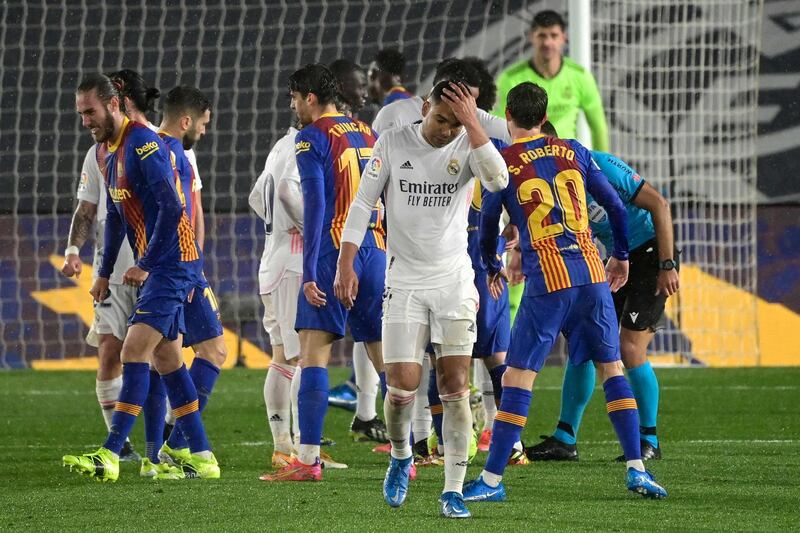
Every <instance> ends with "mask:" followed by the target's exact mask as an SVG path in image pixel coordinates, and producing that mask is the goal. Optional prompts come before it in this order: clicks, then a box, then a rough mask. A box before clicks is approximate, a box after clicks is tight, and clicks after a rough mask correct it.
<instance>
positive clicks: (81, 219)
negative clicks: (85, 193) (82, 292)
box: [61, 200, 97, 278]
mask: <svg viewBox="0 0 800 533" xmlns="http://www.w3.org/2000/svg"><path fill="white" fill-rule="evenodd" d="M96 215H97V206H96V205H95V204H93V203H91V202H87V201H86V200H79V201H78V207H77V208H75V212H74V213H73V214H72V224H71V225H70V228H69V241H68V242H67V250H66V252H65V253H64V265H63V266H62V267H61V273H62V274H64V275H65V276H67V277H68V278H70V277H72V276H75V277H80V275H81V270H83V263H81V258H80V255H78V250H79V249H80V248H81V246H83V245H84V243H85V242H86V241H87V240H89V235H91V233H92V225H93V224H94V218H95V216H96Z"/></svg>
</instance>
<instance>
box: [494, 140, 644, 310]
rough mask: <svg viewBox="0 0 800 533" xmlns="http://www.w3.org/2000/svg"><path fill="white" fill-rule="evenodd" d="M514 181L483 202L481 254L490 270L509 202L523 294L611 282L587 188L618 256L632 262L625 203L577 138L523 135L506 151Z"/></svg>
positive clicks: (615, 254) (495, 265)
mask: <svg viewBox="0 0 800 533" xmlns="http://www.w3.org/2000/svg"><path fill="white" fill-rule="evenodd" d="M501 154H502V155H503V158H504V159H505V161H506V164H507V165H508V171H509V176H510V178H511V180H510V183H509V185H508V187H506V189H504V190H503V191H501V192H499V193H495V194H487V195H486V196H484V198H483V202H482V220H481V251H482V258H483V260H484V261H485V262H486V264H487V265H488V266H489V270H490V271H493V272H494V271H497V270H499V268H500V266H502V265H501V264H499V263H498V261H497V260H496V258H494V257H493V256H494V255H495V251H496V244H495V243H496V242H497V237H496V235H497V223H498V220H499V218H500V214H501V211H502V206H503V205H505V207H506V209H507V210H508V213H509V215H510V217H511V222H512V223H513V224H515V225H516V226H517V227H518V228H519V231H520V246H521V250H522V271H523V273H524V274H525V276H526V287H525V292H526V294H527V295H530V296H535V295H538V294H545V293H550V292H554V291H558V290H561V289H566V288H569V287H578V286H581V285H588V284H591V283H602V282H605V280H606V276H605V269H604V267H603V263H602V261H601V260H600V255H599V253H598V251H597V247H596V246H595V245H594V243H593V242H592V231H591V229H590V228H589V215H588V212H587V200H586V197H587V195H586V192H587V190H588V191H589V192H590V193H591V195H592V196H593V197H594V198H595V199H596V200H597V201H598V202H599V203H600V204H601V205H603V206H604V207H606V210H607V211H608V213H609V217H610V218H612V224H613V225H614V227H615V232H614V237H615V239H614V256H615V257H617V258H618V259H627V254H628V242H627V224H626V220H625V207H624V206H623V205H622V202H621V201H620V199H619V197H618V196H617V194H616V192H615V191H614V189H613V188H612V187H611V185H609V183H608V180H607V179H606V177H605V175H603V173H602V172H601V171H600V169H599V168H598V167H597V165H596V164H595V163H594V162H593V161H592V158H591V154H590V153H589V151H588V150H587V149H586V148H584V147H583V146H582V145H581V144H580V143H578V142H577V141H575V140H571V139H570V140H564V139H557V138H555V137H546V136H544V135H537V136H534V137H527V138H524V139H518V140H516V141H515V142H514V144H512V145H511V146H509V147H507V148H505V149H504V150H502V151H501Z"/></svg>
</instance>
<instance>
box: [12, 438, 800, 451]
mask: <svg viewBox="0 0 800 533" xmlns="http://www.w3.org/2000/svg"><path fill="white" fill-rule="evenodd" d="M664 442H666V443H667V444H689V445H693V444H800V439H689V440H669V441H664ZM581 444H599V445H606V444H608V445H611V444H619V441H616V440H587V441H581ZM271 445H272V441H267V440H257V441H243V442H229V443H225V444H223V445H222V446H221V448H225V447H226V446H240V447H245V448H256V447H260V446H271ZM98 446H99V444H98V443H96V442H95V443H91V444H68V445H65V444H63V443H61V444H0V450H3V449H5V450H26V449H27V450H34V449H40V450H49V449H56V448H61V449H63V448H65V447H68V448H70V449H84V448H86V449H90V448H97V447H98Z"/></svg>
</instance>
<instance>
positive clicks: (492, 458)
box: [483, 387, 533, 476]
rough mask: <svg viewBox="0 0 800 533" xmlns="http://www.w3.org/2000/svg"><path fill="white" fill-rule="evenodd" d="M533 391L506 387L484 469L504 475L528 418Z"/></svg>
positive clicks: (493, 428) (495, 419)
mask: <svg viewBox="0 0 800 533" xmlns="http://www.w3.org/2000/svg"><path fill="white" fill-rule="evenodd" d="M532 398H533V393H532V392H531V391H529V390H525V389H520V388H519V387H506V388H505V390H504V391H503V399H502V401H501V402H500V408H499V409H498V410H497V416H495V417H494V425H493V426H492V444H491V445H490V446H489V457H488V458H487V459H486V466H484V467H483V468H484V470H486V471H487V472H491V473H492V474H497V475H498V476H502V475H503V471H504V470H505V469H506V465H507V464H508V458H509V457H510V456H511V450H512V449H513V448H514V444H515V443H516V442H517V441H518V440H519V437H520V435H522V429H523V428H524V427H525V422H527V420H528V410H529V409H530V408H531V399H532Z"/></svg>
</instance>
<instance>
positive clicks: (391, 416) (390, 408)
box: [383, 387, 417, 459]
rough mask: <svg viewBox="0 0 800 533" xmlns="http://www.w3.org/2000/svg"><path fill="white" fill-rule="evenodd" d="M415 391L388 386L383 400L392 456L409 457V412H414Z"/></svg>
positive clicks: (396, 457)
mask: <svg viewBox="0 0 800 533" xmlns="http://www.w3.org/2000/svg"><path fill="white" fill-rule="evenodd" d="M416 392H417V391H408V390H403V389H398V388H396V387H388V392H387V394H386V399H385V400H384V401H383V414H384V416H385V417H386V433H387V435H388V437H389V442H391V443H392V457H394V458H395V459H408V458H409V457H411V444H409V442H408V432H409V431H411V414H412V413H413V412H414V396H415V395H416Z"/></svg>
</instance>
